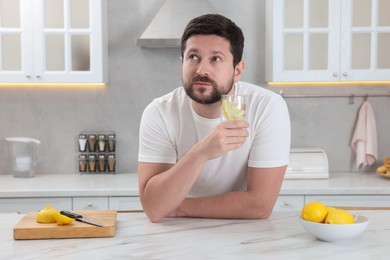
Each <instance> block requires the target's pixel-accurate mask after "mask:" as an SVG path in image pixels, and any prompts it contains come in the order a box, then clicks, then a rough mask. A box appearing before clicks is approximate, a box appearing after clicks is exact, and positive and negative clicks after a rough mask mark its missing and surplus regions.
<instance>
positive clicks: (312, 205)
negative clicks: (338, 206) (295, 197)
mask: <svg viewBox="0 0 390 260" xmlns="http://www.w3.org/2000/svg"><path fill="white" fill-rule="evenodd" d="M327 214H328V209H327V208H326V206H325V205H324V204H323V203H321V202H317V201H312V202H309V203H307V204H305V206H303V208H302V213H301V215H302V218H303V219H304V220H307V221H311V222H317V223H323V222H324V220H325V218H326V215H327Z"/></svg>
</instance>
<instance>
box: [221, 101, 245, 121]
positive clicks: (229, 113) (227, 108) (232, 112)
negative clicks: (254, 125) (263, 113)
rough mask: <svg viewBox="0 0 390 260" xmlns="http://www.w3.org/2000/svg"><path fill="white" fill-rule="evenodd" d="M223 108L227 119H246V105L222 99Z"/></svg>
mask: <svg viewBox="0 0 390 260" xmlns="http://www.w3.org/2000/svg"><path fill="white" fill-rule="evenodd" d="M221 108H222V111H223V113H224V115H225V118H226V120H234V119H240V120H245V107H240V106H239V105H238V104H235V103H232V102H229V101H227V100H222V105H221Z"/></svg>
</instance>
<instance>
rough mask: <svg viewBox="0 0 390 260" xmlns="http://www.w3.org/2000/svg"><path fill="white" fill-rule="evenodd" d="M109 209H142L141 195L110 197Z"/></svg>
mask: <svg viewBox="0 0 390 260" xmlns="http://www.w3.org/2000/svg"><path fill="white" fill-rule="evenodd" d="M109 209H113V210H142V205H141V201H140V199H139V197H109Z"/></svg>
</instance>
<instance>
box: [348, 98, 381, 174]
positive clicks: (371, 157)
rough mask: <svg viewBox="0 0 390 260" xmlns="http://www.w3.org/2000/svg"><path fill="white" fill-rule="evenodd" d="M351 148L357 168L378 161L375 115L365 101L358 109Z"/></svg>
mask: <svg viewBox="0 0 390 260" xmlns="http://www.w3.org/2000/svg"><path fill="white" fill-rule="evenodd" d="M351 147H352V149H353V150H354V152H355V153H356V166H357V168H363V167H366V166H370V165H372V164H373V163H374V162H376V161H377V160H378V142H377V133H376V122H375V115H374V110H373V109H372V107H371V105H370V103H368V102H367V101H364V102H363V104H362V105H361V107H360V110H359V116H358V120H357V123H356V127H355V133H354V134H353V138H352V142H351Z"/></svg>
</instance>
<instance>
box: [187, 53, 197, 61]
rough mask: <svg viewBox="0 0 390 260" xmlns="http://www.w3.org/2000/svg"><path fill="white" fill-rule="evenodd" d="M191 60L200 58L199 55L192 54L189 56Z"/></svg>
mask: <svg viewBox="0 0 390 260" xmlns="http://www.w3.org/2000/svg"><path fill="white" fill-rule="evenodd" d="M188 59H189V60H199V58H198V56H196V55H194V54H192V55H190V56H189V57H188Z"/></svg>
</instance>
